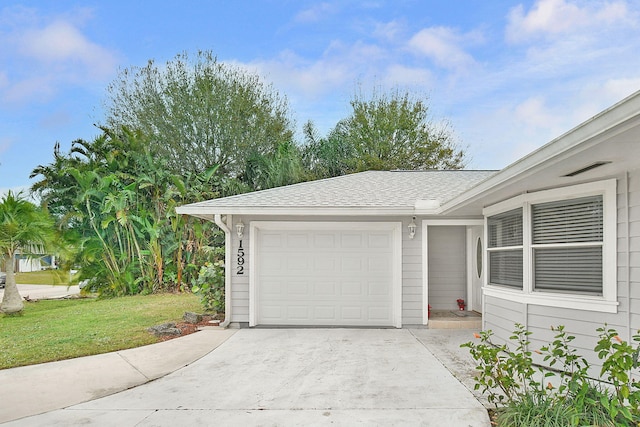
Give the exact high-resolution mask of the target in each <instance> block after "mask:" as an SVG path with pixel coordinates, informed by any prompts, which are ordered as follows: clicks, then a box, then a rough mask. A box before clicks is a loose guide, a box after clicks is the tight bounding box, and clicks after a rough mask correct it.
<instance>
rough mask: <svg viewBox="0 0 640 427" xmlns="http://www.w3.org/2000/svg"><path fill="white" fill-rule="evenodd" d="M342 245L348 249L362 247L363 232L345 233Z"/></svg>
mask: <svg viewBox="0 0 640 427" xmlns="http://www.w3.org/2000/svg"><path fill="white" fill-rule="evenodd" d="M341 247H342V248H347V249H354V248H355V249H358V248H362V233H343V234H342V239H341Z"/></svg>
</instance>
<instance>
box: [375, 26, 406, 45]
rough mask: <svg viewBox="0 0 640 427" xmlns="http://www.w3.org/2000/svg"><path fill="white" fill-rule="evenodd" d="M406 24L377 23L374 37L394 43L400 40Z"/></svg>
mask: <svg viewBox="0 0 640 427" xmlns="http://www.w3.org/2000/svg"><path fill="white" fill-rule="evenodd" d="M405 26H406V24H405V23H400V22H399V21H391V22H385V23H382V22H377V23H376V24H375V26H374V30H373V35H374V36H376V37H378V38H379V39H382V40H385V41H393V40H396V39H398V37H399V36H400V34H401V33H403V32H404V28H405Z"/></svg>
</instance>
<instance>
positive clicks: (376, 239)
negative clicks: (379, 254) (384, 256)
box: [369, 234, 391, 249]
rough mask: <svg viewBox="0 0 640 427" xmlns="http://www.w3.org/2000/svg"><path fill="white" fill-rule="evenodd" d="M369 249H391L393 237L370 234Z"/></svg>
mask: <svg viewBox="0 0 640 427" xmlns="http://www.w3.org/2000/svg"><path fill="white" fill-rule="evenodd" d="M369 247H370V248H383V249H389V248H391V236H389V235H388V234H370V235H369Z"/></svg>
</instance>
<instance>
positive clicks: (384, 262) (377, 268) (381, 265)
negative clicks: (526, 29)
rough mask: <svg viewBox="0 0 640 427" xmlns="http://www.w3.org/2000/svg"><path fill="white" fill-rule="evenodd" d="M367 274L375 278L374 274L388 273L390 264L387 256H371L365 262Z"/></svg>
mask: <svg viewBox="0 0 640 427" xmlns="http://www.w3.org/2000/svg"><path fill="white" fill-rule="evenodd" d="M366 261H367V273H368V274H369V275H372V276H375V275H376V273H381V272H385V271H389V270H390V269H391V268H392V262H391V259H390V257H389V256H388V255H381V256H371V257H369V258H368V259H367V260H366Z"/></svg>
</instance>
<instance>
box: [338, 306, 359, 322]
mask: <svg viewBox="0 0 640 427" xmlns="http://www.w3.org/2000/svg"><path fill="white" fill-rule="evenodd" d="M341 313H342V319H343V320H359V321H363V320H364V319H363V318H362V308H361V307H357V306H343V307H342V310H341Z"/></svg>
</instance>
